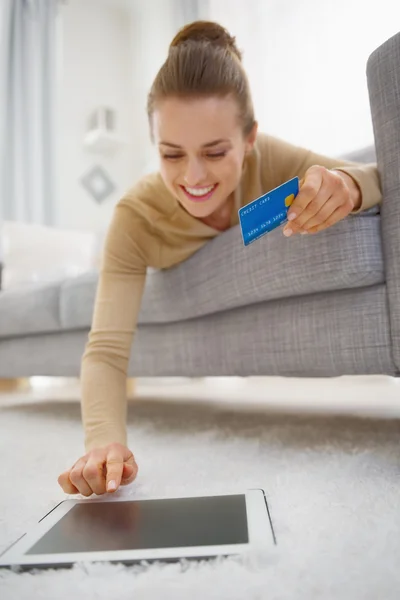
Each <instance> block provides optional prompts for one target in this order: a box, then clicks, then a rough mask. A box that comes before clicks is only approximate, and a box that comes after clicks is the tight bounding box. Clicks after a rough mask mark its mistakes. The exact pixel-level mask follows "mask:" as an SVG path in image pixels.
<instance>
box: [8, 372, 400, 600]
mask: <svg viewBox="0 0 400 600" xmlns="http://www.w3.org/2000/svg"><path fill="white" fill-rule="evenodd" d="M325 385H329V384H326V383H325ZM389 387H390V390H391V391H390V393H391V394H393V391H394V390H395V393H396V395H398V392H399V386H398V385H396V387H393V386H392V384H391V385H390V386H389ZM342 388H343V389H342ZM342 388H341V389H342V391H341V392H340V394H339V395H340V401H343V398H345V396H346V392H345V390H346V389H347V395H348V396H349V394H350V395H351V390H352V388H351V386H350V387H347V388H346V386H344V387H343V386H342ZM379 389H380V388H379V386H378V387H376V388H375V391H376V399H375V404H374V403H372V405H374V406H376V405H377V403H378V402H379V398H381V400H380V401H381V402H382V403H384V397H383V396H384V394H383V396H382V390H381V391H379ZM225 394H226V392H225ZM228 395H229V394H228ZM243 395H244V396H245V395H246V392H245V391H243V389H242V396H243ZM170 396H171V398H170V399H169V400H168V399H167V400H166V399H154V398H153V399H152V398H151V397H147V398H144V397H142V398H139V399H137V400H136V401H135V402H133V403H132V404H131V406H130V415H129V439H130V446H131V448H132V450H133V451H134V453H135V455H136V458H137V462H138V464H139V468H140V473H139V476H138V479H137V480H136V482H135V483H134V484H132V485H131V486H129V487H127V488H125V489H123V490H122V491H121V492H119V493H121V494H123V495H125V496H126V497H130V498H146V497H152V496H168V495H173V496H176V495H179V494H183V495H189V494H204V493H220V492H223V493H225V492H227V493H228V492H232V493H235V492H238V491H243V490H245V489H246V488H249V487H263V488H264V489H265V490H266V493H267V496H268V500H269V505H270V509H271V514H272V519H273V522H274V527H275V532H276V536H277V543H278V544H277V546H276V548H275V549H273V550H271V551H269V552H268V553H266V554H264V555H251V554H249V555H248V556H245V557H241V558H237V557H235V558H229V559H218V560H213V561H203V562H199V563H196V562H190V563H188V562H185V561H182V562H180V563H175V564H160V563H158V564H152V565H146V564H144V565H139V566H132V567H126V566H123V565H111V564H79V565H76V566H75V567H73V568H72V569H69V570H68V569H60V570H59V569H49V570H45V571H39V570H38V571H34V572H29V573H19V574H17V573H13V572H11V571H8V570H0V598H1V599H2V600H17V599H18V600H24V599H28V598H29V599H32V598H35V600H41V599H43V600H45V599H46V600H57V599H60V600H67V599H68V600H70V598H71V597H73V598H75V599H82V600H83V599H85V600H91V599H104V600H106V599H107V600H110V599H112V600H113V599H118V600H128V599H129V600H131V599H132V598H135V599H137V600H142V599H143V600H145V599H146V600H147V599H156V598H163V599H165V600H170V599H171V600H172V599H174V600H178V599H187V598H190V599H191V600H200V599H202V600H205V599H207V600H211V599H218V600H225V599H229V600H236V599H238V600H239V599H240V600H244V599H246V600H247V599H249V600H250V599H254V600H256V599H264V598H265V599H274V600H275V599H276V600H278V599H279V600H281V599H282V600H289V599H290V600H292V599H293V600H294V599H296V600H302V599H307V600H314V599H318V600H320V599H333V598H335V599H336V598H340V599H341V600H347V599H348V600H357V599H360V600H361V599H362V600H378V599H379V600H380V599H385V600H392V599H393V600H394V599H396V600H397V599H398V598H399V597H400V568H399V565H400V419H399V418H398V416H399V415H398V413H397V416H396V415H393V414H391V415H390V414H387V415H382V414H381V415H378V414H375V415H370V416H360V415H358V416H354V415H350V414H342V415H338V414H312V413H311V412H310V411H309V412H308V413H303V414H296V413H295V412H294V411H293V410H292V411H288V410H286V412H285V411H281V412H279V411H278V410H277V408H276V406H275V407H272V408H271V406H269V407H268V406H263V405H262V403H258V405H257V406H253V407H252V408H251V410H250V409H248V407H247V406H246V402H242V404H241V407H240V409H238V401H237V400H236V401H235V402H232V403H231V404H230V403H229V402H219V403H218V402H215V401H214V400H215V399H214V400H212V399H211V400H209V401H206V402H203V403H202V402H194V401H193V400H191V401H190V402H189V401H184V400H182V399H181V400H180V399H176V398H175V400H173V399H172V397H173V396H174V394H173V393H172V392H171V393H170ZM0 400H1V399H0ZM199 400H201V398H199ZM399 405H400V402H399ZM372 412H373V411H372ZM389 412H390V411H389ZM388 417H389V418H388ZM0 451H1V464H2V476H1V495H0V503H1V504H0V551H3V550H5V548H6V547H7V546H8V545H10V543H11V542H13V541H14V540H15V539H17V538H18V537H19V536H20V535H22V534H23V533H24V532H26V531H27V530H29V529H30V528H31V527H32V526H33V525H34V524H35V523H36V522H37V521H38V520H39V519H40V518H41V517H42V516H43V515H44V514H45V513H46V512H48V511H49V510H50V509H51V508H52V507H53V506H54V505H55V504H57V503H58V502H59V501H60V500H62V499H63V498H64V497H65V496H64V494H63V493H62V491H61V490H60V489H59V488H58V485H57V476H58V474H59V473H60V472H61V471H62V470H64V469H65V468H67V467H69V466H70V464H71V463H72V462H73V461H74V460H76V458H77V457H78V456H79V455H80V454H82V453H83V446H82V431H81V424H80V408H79V404H78V403H77V402H76V400H68V398H62V399H57V400H49V399H44V400H43V399H42V400H38V399H36V398H28V397H26V398H25V397H18V396H16V397H13V396H10V397H7V398H5V399H3V400H2V401H1V402H0Z"/></svg>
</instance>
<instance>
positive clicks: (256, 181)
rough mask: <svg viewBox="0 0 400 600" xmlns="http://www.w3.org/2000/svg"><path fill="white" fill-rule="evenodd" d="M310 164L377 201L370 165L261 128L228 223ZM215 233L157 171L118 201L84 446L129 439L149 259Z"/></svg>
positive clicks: (91, 346) (176, 259)
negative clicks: (131, 383)
mask: <svg viewBox="0 0 400 600" xmlns="http://www.w3.org/2000/svg"><path fill="white" fill-rule="evenodd" d="M312 165H322V166H325V167H327V168H328V169H332V168H339V169H340V170H341V171H344V172H345V173H347V174H348V175H350V176H351V177H353V179H354V180H355V181H356V182H357V183H358V185H359V187H360V189H361V193H362V206H361V209H360V210H365V209H367V208H371V207H372V206H374V205H375V204H378V203H379V202H380V201H381V189H380V182H379V177H378V171H377V168H376V165H373V164H370V165H358V164H355V163H349V162H346V161H341V160H336V159H332V158H327V157H325V156H321V155H319V154H314V153H313V152H310V151H309V150H305V149H303V148H299V147H297V146H293V145H292V144H289V143H286V142H284V141H282V140H279V139H277V138H274V137H271V136H267V135H264V134H259V135H258V138H257V142H256V144H255V147H254V149H253V151H252V152H251V153H250V154H249V155H248V157H247V158H246V161H245V164H244V168H243V175H242V179H241V184H240V186H239V188H238V189H237V190H236V191H235V197H234V206H233V209H232V215H231V227H232V226H234V225H237V224H238V214H237V211H238V209H239V208H240V207H241V206H244V205H245V204H247V203H248V202H251V201H252V200H254V199H255V198H257V197H258V196H261V195H262V194H264V193H266V192H268V191H269V190H271V189H273V188H275V187H277V186H278V185H280V184H282V183H284V182H285V181H287V180H288V179H291V178H292V177H295V176H296V175H297V176H299V177H300V178H301V177H303V175H304V173H305V172H306V170H307V169H308V168H309V167H310V166H312ZM220 233H221V232H220V231H218V230H216V229H213V228H212V227H210V226H209V225H206V224H204V223H203V222H202V221H199V220H198V219H196V218H195V217H192V216H191V215H189V214H188V213H187V212H186V211H185V210H184V209H183V208H182V207H181V205H180V204H179V202H178V201H177V200H176V198H175V197H174V196H172V194H171V193H170V192H169V191H168V190H167V188H166V187H165V185H164V183H163V181H162V179H161V176H160V175H159V174H158V173H155V174H152V175H149V176H146V177H144V178H143V179H141V180H140V181H139V183H138V184H137V185H135V186H134V187H133V188H132V189H131V190H130V191H129V192H128V193H127V194H126V196H125V197H124V198H122V200H121V201H120V202H119V203H118V205H117V206H116V208H115V211H114V215H113V218H112V222H111V225H110V228H109V231H108V235H107V239H106V243H105V249H104V256H103V261H102V268H101V272H100V279H99V284H98V289H97V296H96V302H95V309H94V315H93V323H92V328H91V331H90V335H89V340H88V343H87V347H86V351H85V354H84V357H83V360H82V372H81V382H82V418H83V424H84V429H85V446H86V450H87V451H89V450H91V449H93V448H95V447H98V446H103V445H106V444H109V443H111V442H120V443H122V444H125V445H126V444H127V437H126V411H127V400H126V373H127V366H128V361H129V356H130V350H131V345H132V338H133V334H134V331H135V328H136V323H137V317H138V312H139V309H140V303H141V299H142V293H143V288H144V284H145V278H146V269H147V267H155V268H158V269H166V268H168V267H171V266H173V265H176V264H178V263H180V262H182V261H184V260H186V259H187V258H189V256H191V255H192V254H194V253H195V252H197V250H199V249H200V248H201V247H202V246H204V244H206V243H207V241H208V240H211V239H212V238H214V237H215V236H217V235H219V234H220ZM238 243H241V242H240V240H239V238H238Z"/></svg>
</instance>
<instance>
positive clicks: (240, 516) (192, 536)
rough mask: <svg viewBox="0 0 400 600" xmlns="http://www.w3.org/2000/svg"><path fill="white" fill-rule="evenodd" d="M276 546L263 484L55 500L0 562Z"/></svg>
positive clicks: (146, 557) (150, 557)
mask: <svg viewBox="0 0 400 600" xmlns="http://www.w3.org/2000/svg"><path fill="white" fill-rule="evenodd" d="M275 544H276V538H275V533H274V529H273V524H272V519H271V515H270V511H269V508H268V503H267V499H266V496H265V493H264V490H262V489H252V490H247V491H246V492H245V493H243V494H222V495H215V496H197V497H183V498H182V497H179V498H151V499H145V500H127V499H126V498H120V499H118V498H116V497H115V496H114V497H113V496H107V497H104V496H97V497H95V498H93V499H75V500H74V499H68V500H64V501H63V502H60V504H58V505H57V506H56V507H55V508H54V509H52V511H50V512H49V513H48V514H47V515H46V516H45V517H43V518H42V519H41V520H40V521H39V523H38V524H37V525H36V526H35V527H34V528H33V529H32V531H30V532H29V533H26V534H25V535H24V536H23V537H22V538H20V539H19V540H17V541H16V542H15V543H14V544H13V545H12V546H11V547H9V548H8V549H7V550H6V551H5V552H4V553H3V554H2V555H1V557H0V567H9V568H13V569H15V570H21V569H30V568H41V567H51V568H55V567H70V566H72V565H73V564H74V563H76V562H97V561H101V562H104V561H110V562H121V563H124V564H133V563H136V562H140V561H149V562H151V561H155V560H163V561H164V560H165V561H171V560H172V561H173V560H180V559H182V558H186V559H204V558H213V557H216V556H218V555H224V556H228V555H231V554H240V553H242V552H245V551H248V550H251V549H253V548H254V549H267V548H272V547H273V546H274V545H275Z"/></svg>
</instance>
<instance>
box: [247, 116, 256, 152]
mask: <svg viewBox="0 0 400 600" xmlns="http://www.w3.org/2000/svg"><path fill="white" fill-rule="evenodd" d="M257 131H258V123H257V121H254V125H253V127H252V128H251V131H250V133H249V134H248V136H247V139H246V154H248V153H249V152H251V150H252V149H253V146H254V144H255V142H256V139H257Z"/></svg>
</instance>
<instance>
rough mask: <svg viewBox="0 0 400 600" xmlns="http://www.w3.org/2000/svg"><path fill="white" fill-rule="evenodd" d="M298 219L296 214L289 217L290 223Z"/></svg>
mask: <svg viewBox="0 0 400 600" xmlns="http://www.w3.org/2000/svg"><path fill="white" fill-rule="evenodd" d="M296 217H297V215H296V213H290V215H289V216H288V221H294V220H295V218H296Z"/></svg>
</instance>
